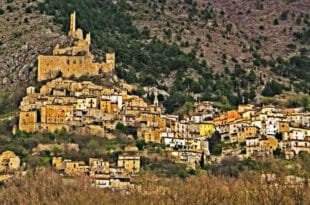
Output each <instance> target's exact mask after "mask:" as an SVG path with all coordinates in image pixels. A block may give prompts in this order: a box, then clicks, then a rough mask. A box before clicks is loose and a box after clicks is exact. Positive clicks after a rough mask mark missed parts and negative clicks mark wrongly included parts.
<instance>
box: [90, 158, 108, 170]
mask: <svg viewBox="0 0 310 205" xmlns="http://www.w3.org/2000/svg"><path fill="white" fill-rule="evenodd" d="M89 168H90V171H91V172H93V173H94V174H98V173H109V172H110V163H109V162H108V161H104V160H103V159H98V158H89Z"/></svg>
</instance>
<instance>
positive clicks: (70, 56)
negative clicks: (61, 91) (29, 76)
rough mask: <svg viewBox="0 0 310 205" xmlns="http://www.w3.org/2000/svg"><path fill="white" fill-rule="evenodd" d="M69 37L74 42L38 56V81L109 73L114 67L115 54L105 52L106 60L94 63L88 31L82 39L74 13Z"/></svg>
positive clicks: (81, 32) (57, 46)
mask: <svg viewBox="0 0 310 205" xmlns="http://www.w3.org/2000/svg"><path fill="white" fill-rule="evenodd" d="M68 36H69V37H71V38H72V39H74V44H73V45H71V46H69V47H66V48H60V47H59V45H56V47H55V48H54V50H53V55H51V56H44V55H40V56H39V57H38V81H42V80H48V79H52V78H55V77H57V75H60V74H61V75H62V76H63V77H66V78H68V77H70V76H73V75H74V76H75V77H81V76H83V75H91V76H92V75H99V74H101V73H110V72H112V71H113V70H114V68H115V54H114V53H108V54H106V62H102V63H95V62H94V56H93V55H92V54H91V52H90V50H89V47H90V44H91V37H90V34H89V33H88V34H87V35H86V37H85V39H84V37H83V31H82V30H81V29H76V13H75V12H74V13H73V14H71V21H70V31H69V34H68Z"/></svg>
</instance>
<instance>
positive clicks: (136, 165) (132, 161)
mask: <svg viewBox="0 0 310 205" xmlns="http://www.w3.org/2000/svg"><path fill="white" fill-rule="evenodd" d="M117 166H119V167H124V169H125V170H126V171H127V172H129V173H138V172H139V171H140V157H139V156H119V157H118V160H117Z"/></svg>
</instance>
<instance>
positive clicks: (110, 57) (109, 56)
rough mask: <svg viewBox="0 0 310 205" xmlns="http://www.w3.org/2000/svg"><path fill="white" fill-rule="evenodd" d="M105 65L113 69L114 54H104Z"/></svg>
mask: <svg viewBox="0 0 310 205" xmlns="http://www.w3.org/2000/svg"><path fill="white" fill-rule="evenodd" d="M106 63H107V64H111V65H112V69H114V68H115V53H107V54H106Z"/></svg>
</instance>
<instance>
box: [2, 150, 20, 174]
mask: <svg viewBox="0 0 310 205" xmlns="http://www.w3.org/2000/svg"><path fill="white" fill-rule="evenodd" d="M19 169H20V158H19V157H18V156H16V155H15V153H14V152H12V151H5V152H3V153H2V154H1V155H0V172H14V171H17V170H19Z"/></svg>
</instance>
